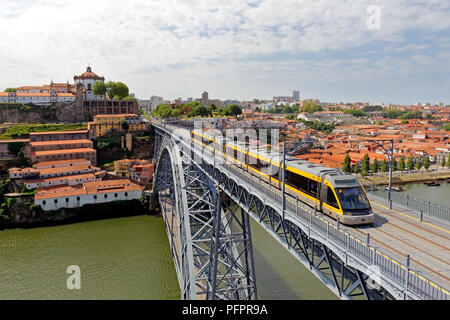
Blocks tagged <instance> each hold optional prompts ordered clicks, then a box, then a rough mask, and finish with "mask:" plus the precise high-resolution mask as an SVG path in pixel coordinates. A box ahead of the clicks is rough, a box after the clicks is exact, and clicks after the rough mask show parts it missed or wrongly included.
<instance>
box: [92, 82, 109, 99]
mask: <svg viewBox="0 0 450 320" xmlns="http://www.w3.org/2000/svg"><path fill="white" fill-rule="evenodd" d="M106 90H107V89H106V84H105V82H104V81H97V82H96V83H94V86H93V87H92V92H94V94H96V95H98V96H102V97H103V96H105V95H106Z"/></svg>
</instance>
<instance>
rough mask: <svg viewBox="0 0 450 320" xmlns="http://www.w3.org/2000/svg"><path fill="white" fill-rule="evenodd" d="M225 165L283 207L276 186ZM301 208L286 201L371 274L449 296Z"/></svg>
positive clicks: (426, 294) (429, 295)
mask: <svg viewBox="0 0 450 320" xmlns="http://www.w3.org/2000/svg"><path fill="white" fill-rule="evenodd" d="M202 150H203V152H205V153H207V154H209V155H210V156H213V154H212V153H210V152H209V151H208V150H205V149H202ZM226 168H227V170H229V171H230V172H232V173H233V174H234V175H235V176H237V177H239V180H240V181H242V182H245V183H246V184H247V185H249V186H252V187H253V188H254V189H257V190H258V191H262V193H263V195H264V196H263V198H264V199H270V200H271V201H273V202H274V203H276V204H278V205H280V207H281V195H279V194H277V193H276V191H275V190H277V189H275V188H273V192H270V191H269V192H265V191H264V189H262V188H266V189H268V188H267V187H265V186H263V185H261V184H260V183H259V181H258V180H255V179H253V178H251V177H249V176H248V175H247V174H245V173H244V172H243V170H242V169H240V168H238V167H237V166H233V165H231V164H229V165H226ZM264 184H266V183H264ZM291 200H292V199H291ZM302 209H303V210H302V211H299V210H298V209H296V206H295V205H293V204H292V202H289V201H288V202H287V204H286V212H287V213H288V214H289V215H290V216H294V217H296V218H297V219H298V220H300V221H301V222H302V224H303V225H304V227H306V228H308V227H309V228H310V229H311V230H312V231H313V232H314V233H316V234H319V235H321V236H322V238H323V239H324V241H325V242H327V243H330V242H333V243H334V244H335V246H336V247H339V248H342V249H343V250H344V251H345V252H346V253H347V254H352V255H354V256H356V257H358V258H359V259H361V260H362V261H364V262H365V263H366V264H367V265H369V266H370V270H368V272H369V273H371V274H372V276H375V277H376V276H377V275H378V276H381V275H384V276H386V277H388V278H389V279H391V280H392V281H394V282H395V283H397V284H398V285H399V286H401V287H403V288H404V290H405V292H408V291H409V292H412V293H414V294H415V295H417V296H419V297H420V298H422V299H431V300H448V299H450V296H449V292H448V291H447V290H445V289H443V288H442V287H440V286H439V285H437V284H435V283H434V282H432V281H430V280H428V279H427V278H425V277H423V276H422V275H420V274H419V272H416V271H414V270H412V269H410V268H407V267H406V266H405V265H404V264H402V263H400V262H398V261H397V260H395V259H393V258H391V257H390V256H388V255H387V254H385V253H383V252H382V251H381V250H379V249H376V248H374V247H372V246H370V245H369V244H367V243H366V242H364V241H362V240H360V239H358V238H356V237H355V236H353V235H351V234H349V233H348V232H345V231H344V230H342V229H341V228H338V227H337V226H336V225H335V224H332V223H330V222H328V221H326V220H325V219H323V218H322V217H320V216H318V215H316V214H314V210H312V209H311V208H310V210H307V208H306V210H305V208H304V207H303V208H302ZM305 211H306V212H305Z"/></svg>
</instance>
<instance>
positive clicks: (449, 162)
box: [447, 154, 450, 168]
mask: <svg viewBox="0 0 450 320" xmlns="http://www.w3.org/2000/svg"><path fill="white" fill-rule="evenodd" d="M447 168H450V154H449V155H448V159H447Z"/></svg>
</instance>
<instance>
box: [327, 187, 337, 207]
mask: <svg viewBox="0 0 450 320" xmlns="http://www.w3.org/2000/svg"><path fill="white" fill-rule="evenodd" d="M325 188H326V190H327V200H326V203H327V204H329V205H330V206H332V207H334V208H339V205H338V203H337V199H336V196H335V195H334V192H333V189H331V188H330V187H328V186H327V187H325Z"/></svg>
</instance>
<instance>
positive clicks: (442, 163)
mask: <svg viewBox="0 0 450 320" xmlns="http://www.w3.org/2000/svg"><path fill="white" fill-rule="evenodd" d="M441 167H445V154H444V155H442V159H441Z"/></svg>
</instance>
